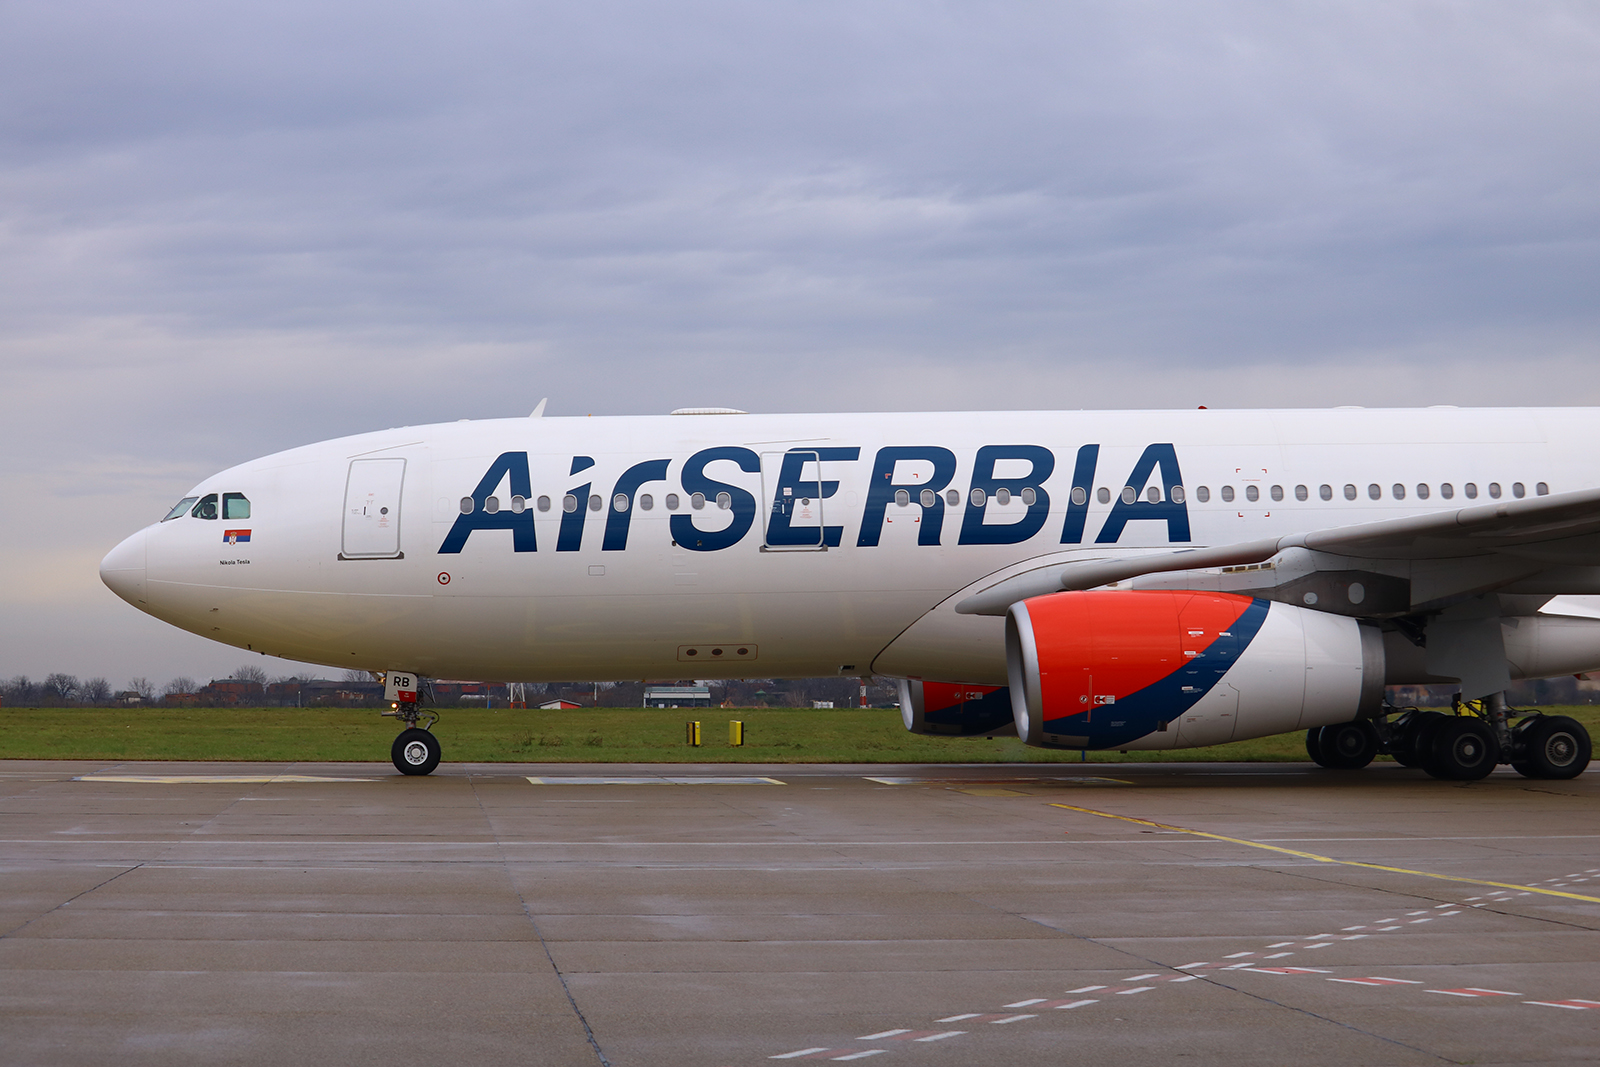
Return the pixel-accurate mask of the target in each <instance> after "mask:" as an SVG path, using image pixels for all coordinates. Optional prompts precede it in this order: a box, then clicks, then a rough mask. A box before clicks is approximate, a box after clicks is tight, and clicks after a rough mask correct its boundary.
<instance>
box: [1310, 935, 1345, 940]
mask: <svg viewBox="0 0 1600 1067" xmlns="http://www.w3.org/2000/svg"><path fill="white" fill-rule="evenodd" d="M1338 936H1339V935H1338V934H1312V935H1311V936H1310V937H1308V938H1307V939H1306V940H1308V941H1315V940H1316V939H1317V938H1319V937H1338Z"/></svg>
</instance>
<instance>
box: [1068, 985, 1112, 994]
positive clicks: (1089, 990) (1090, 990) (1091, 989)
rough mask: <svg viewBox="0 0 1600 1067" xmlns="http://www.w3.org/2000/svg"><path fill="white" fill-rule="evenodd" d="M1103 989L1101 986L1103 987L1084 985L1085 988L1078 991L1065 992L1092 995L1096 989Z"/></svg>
mask: <svg viewBox="0 0 1600 1067" xmlns="http://www.w3.org/2000/svg"><path fill="white" fill-rule="evenodd" d="M1104 988H1105V986H1103V985H1086V986H1082V987H1080V988H1078V989H1069V990H1067V992H1068V993H1093V992H1094V991H1095V990H1096V989H1104Z"/></svg>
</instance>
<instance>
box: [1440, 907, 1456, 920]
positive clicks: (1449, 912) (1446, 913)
mask: <svg viewBox="0 0 1600 1067" xmlns="http://www.w3.org/2000/svg"><path fill="white" fill-rule="evenodd" d="M1444 914H1445V915H1460V914H1461V909H1460V908H1457V909H1456V910H1455V911H1447V912H1445V913H1444ZM1441 918H1442V916H1441Z"/></svg>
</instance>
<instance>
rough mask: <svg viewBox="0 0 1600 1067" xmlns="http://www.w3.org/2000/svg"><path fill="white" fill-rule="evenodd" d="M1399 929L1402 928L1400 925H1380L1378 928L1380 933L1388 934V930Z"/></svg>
mask: <svg viewBox="0 0 1600 1067" xmlns="http://www.w3.org/2000/svg"><path fill="white" fill-rule="evenodd" d="M1398 929H1400V928H1399V927H1398V926H1380V927H1379V928H1378V933H1380V934H1386V933H1388V932H1389V931H1390V930H1398Z"/></svg>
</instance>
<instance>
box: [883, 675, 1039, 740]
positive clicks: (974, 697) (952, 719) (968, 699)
mask: <svg viewBox="0 0 1600 1067" xmlns="http://www.w3.org/2000/svg"><path fill="white" fill-rule="evenodd" d="M900 717H901V719H902V720H903V721H904V722H905V724H906V729H907V730H910V731H911V732H912V733H914V734H933V735H935V736H938V737H1001V736H1005V737H1010V736H1012V735H1014V734H1015V733H1016V732H1017V727H1016V722H1015V721H1014V717H1013V715H1012V712H1011V692H1010V690H1008V689H1007V688H1006V687H1005V686H1003V685H1002V686H993V685H965V684H962V683H960V682H923V681H918V680H917V679H915V678H909V679H907V678H902V679H901V680H900Z"/></svg>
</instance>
